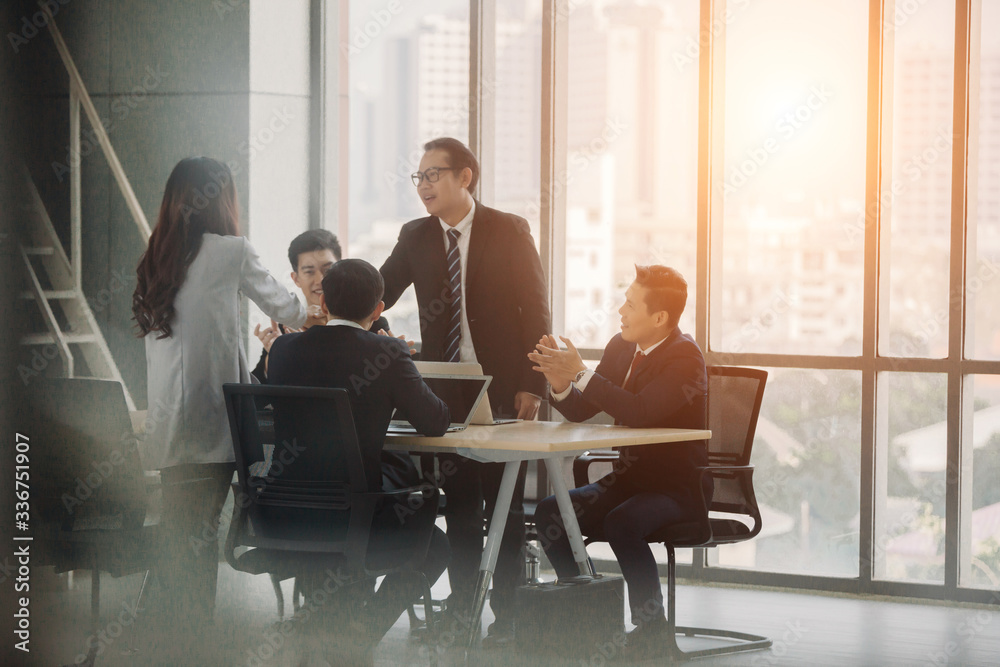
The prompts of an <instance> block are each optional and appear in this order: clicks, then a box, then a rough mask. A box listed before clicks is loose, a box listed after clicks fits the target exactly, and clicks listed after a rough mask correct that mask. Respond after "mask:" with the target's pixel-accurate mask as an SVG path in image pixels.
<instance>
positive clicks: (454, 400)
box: [392, 374, 492, 426]
mask: <svg viewBox="0 0 1000 667" xmlns="http://www.w3.org/2000/svg"><path fill="white" fill-rule="evenodd" d="M423 377H424V382H426V383H427V386H428V387H430V389H431V391H433V392H434V394H435V395H437V397H438V398H440V399H441V400H442V401H444V402H445V405H447V406H448V411H449V412H450V413H451V424H452V426H468V424H469V421H470V420H471V419H472V414H473V412H475V409H476V406H478V405H479V402H480V401H481V400H482V397H483V395H484V394H485V393H486V387H487V386H489V383H490V380H491V379H492V377H490V376H484V375H432V374H428V375H424V376H423ZM405 421H406V415H403V414H400V412H399V410H397V411H396V412H394V413H393V415H392V423H393V424H399V423H402V422H405Z"/></svg>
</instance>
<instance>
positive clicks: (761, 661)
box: [750, 620, 809, 667]
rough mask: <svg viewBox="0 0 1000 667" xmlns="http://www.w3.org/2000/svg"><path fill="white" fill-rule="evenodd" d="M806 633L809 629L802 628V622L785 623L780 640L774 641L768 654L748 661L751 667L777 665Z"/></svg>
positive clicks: (759, 655) (756, 656)
mask: <svg viewBox="0 0 1000 667" xmlns="http://www.w3.org/2000/svg"><path fill="white" fill-rule="evenodd" d="M807 632H809V628H807V627H804V626H803V625H802V621H799V620H796V621H794V622H792V621H785V632H784V633H783V634H782V635H781V639H776V640H774V642H773V644H772V645H771V651H770V653H769V654H758V655H755V656H754V658H753V660H751V661H750V665H751V667H770V665H775V664H777V663H778V660H780V659H781V658H784V657H785V656H786V655H787V654H788V650H789V649H790V648H792V647H793V646H795V645H796V644H798V643H799V642H800V641H802V637H804V636H805V634H806V633H807Z"/></svg>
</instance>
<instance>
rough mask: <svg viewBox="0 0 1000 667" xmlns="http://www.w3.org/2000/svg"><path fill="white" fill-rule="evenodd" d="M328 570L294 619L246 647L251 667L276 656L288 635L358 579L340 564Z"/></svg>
mask: <svg viewBox="0 0 1000 667" xmlns="http://www.w3.org/2000/svg"><path fill="white" fill-rule="evenodd" d="M325 574H326V578H325V579H324V580H323V583H322V584H320V585H318V586H316V587H315V588H314V589H313V590H312V592H311V593H310V594H309V595H307V596H306V599H305V602H304V603H303V605H302V606H301V607H299V610H298V611H297V612H296V613H295V615H294V616H292V618H291V619H289V620H287V621H281V623H279V624H278V627H277V629H276V630H269V631H268V632H266V633H265V634H264V637H263V639H264V641H263V642H261V643H260V644H258V645H257V646H256V647H255V648H248V649H247V650H246V652H245V655H246V661H245V662H244V663H243V664H245V665H246V666H247V667H262V666H263V665H264V664H265V663H266V662H268V661H270V660H272V659H273V658H274V657H275V656H277V655H278V654H279V653H280V652H281V650H282V649H283V648H284V647H285V644H286V641H287V639H288V638H289V637H293V636H294V635H296V634H297V633H298V631H299V629H300V628H302V627H303V626H304V625H305V624H306V623H307V622H308V621H309V619H310V618H312V617H313V616H316V615H318V614H319V613H320V612H321V611H322V610H323V608H324V607H326V606H327V605H328V604H329V603H330V601H331V599H332V597H333V595H335V594H336V593H338V592H339V591H341V590H342V589H344V588H345V587H347V586H348V585H349V584H352V583H356V582H355V579H354V578H352V577H350V576H349V575H346V574H344V572H343V570H342V569H341V568H340V567H338V568H337V570H336V571H333V570H331V569H329V568H327V570H326V572H325Z"/></svg>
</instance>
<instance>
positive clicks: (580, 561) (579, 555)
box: [544, 457, 594, 575]
mask: <svg viewBox="0 0 1000 667" xmlns="http://www.w3.org/2000/svg"><path fill="white" fill-rule="evenodd" d="M563 460H564V458H563V457H557V458H549V459H544V461H545V468H546V470H548V472H549V481H551V482H552V488H553V489H554V490H555V492H556V502H557V503H559V513H560V514H561V515H562V520H563V526H564V527H565V528H566V537H567V538H568V539H569V545H570V547H571V548H572V549H573V560H575V561H576V564H577V566H578V567H579V568H580V574H589V575H593V574H594V568H593V566H592V564H591V562H590V558H589V557H588V556H587V547H586V545H584V543H583V534H582V533H581V532H580V524H579V522H578V521H577V520H576V512H574V511H573V503H572V501H571V500H570V498H569V490H568V489H567V488H566V479H565V478H564V477H563V471H562V462H563Z"/></svg>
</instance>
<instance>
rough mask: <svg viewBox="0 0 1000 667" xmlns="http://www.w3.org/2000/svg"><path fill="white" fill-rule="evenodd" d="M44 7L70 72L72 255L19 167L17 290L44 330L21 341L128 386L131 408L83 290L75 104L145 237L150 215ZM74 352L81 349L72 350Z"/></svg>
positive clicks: (66, 364) (74, 371) (76, 369)
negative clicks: (21, 287)
mask: <svg viewBox="0 0 1000 667" xmlns="http://www.w3.org/2000/svg"><path fill="white" fill-rule="evenodd" d="M43 11H45V12H46V13H47V14H48V19H49V20H48V28H49V32H50V33H51V35H52V40H53V41H54V42H55V46H56V49H57V50H58V51H59V56H60V57H61V59H62V61H63V65H65V67H66V72H67V74H68V75H69V102H70V107H69V112H70V114H69V126H70V127H69V141H70V143H69V146H70V155H71V157H72V159H71V160H70V161H69V162H70V164H69V165H68V166H69V180H70V233H71V242H70V246H71V247H70V255H69V256H67V255H66V251H65V250H64V249H63V245H62V243H61V242H60V240H59V236H58V235H57V234H56V231H55V228H54V227H53V226H52V220H51V219H50V218H49V215H48V211H47V210H46V208H45V204H44V203H43V202H42V198H41V196H40V195H39V193H38V189H37V188H36V187H35V183H34V181H33V180H32V178H31V174H30V173H29V171H28V169H27V167H25V168H24V172H23V176H24V181H25V195H26V197H27V201H26V202H25V208H26V213H27V214H28V216H29V217H30V218H31V224H30V225H29V227H28V229H27V230H26V231H25V234H24V237H23V238H22V239H21V242H20V243H19V248H18V250H19V255H20V261H21V262H22V263H23V265H24V269H25V270H26V271H27V275H28V286H29V289H28V290H27V291H26V292H23V293H22V294H21V295H20V296H21V298H23V299H29V300H34V301H35V302H36V303H37V304H38V308H39V310H40V311H41V315H42V319H43V320H44V322H45V327H46V329H47V331H44V332H38V333H32V334H28V335H26V336H24V337H23V338H22V339H21V344H22V345H27V346H44V347H42V358H43V359H46V360H47V359H55V357H56V355H57V354H58V356H59V357H60V358H61V359H62V363H63V371H64V373H65V374H66V376H67V377H80V370H81V369H80V364H79V363H78V362H79V361H81V360H82V361H83V362H84V365H86V371H87V377H96V378H102V379H109V380H115V381H117V382H120V383H121V385H122V388H123V389H124V391H125V401H126V402H127V403H128V407H129V410H135V403H134V402H133V401H132V394H131V393H130V392H129V390H128V387H127V386H126V385H125V382H124V381H123V380H122V376H121V373H120V372H119V370H118V366H117V364H115V360H114V357H113V356H112V355H111V350H110V349H109V348H108V344H107V341H105V340H104V336H103V335H102V334H101V329H100V327H99V326H98V324H97V320H96V318H95V317H94V313H93V311H92V310H91V308H90V304H88V303H87V298H86V296H85V295H84V293H83V280H82V276H83V271H82V258H83V250H82V242H81V238H82V232H81V226H82V220H81V217H82V215H81V192H80V110H81V108H82V109H83V111H84V113H85V115H86V116H87V119H88V121H89V122H90V126H91V128H92V130H93V132H94V134H95V135H96V136H97V139H98V144H99V145H100V147H101V150H102V152H103V153H104V156H105V159H106V160H107V162H108V166H109V167H110V168H111V173H112V174H113V175H114V177H115V181H116V182H117V183H118V188H119V190H120V191H121V193H122V196H123V197H124V199H125V203H126V206H127V207H128V209H129V212H130V213H131V214H132V218H133V220H134V221H135V224H136V227H137V228H138V231H139V234H140V236H141V237H142V240H143V242H148V241H149V235H150V230H149V223H148V222H147V221H146V215H145V213H144V212H143V210H142V207H141V206H139V201H138V199H137V198H136V196H135V193H134V192H133V191H132V186H131V184H130V183H129V181H128V178H127V177H126V176H125V171H124V169H122V165H121V162H120V161H119V160H118V156H117V154H116V153H115V150H114V148H113V147H112V146H111V140H110V139H109V138H108V134H107V132H106V131H105V129H104V126H103V125H102V124H101V118H100V116H99V115H98V113H97V109H96V108H95V107H94V104H93V102H92V101H91V99H90V95H89V94H88V93H87V89H86V87H85V86H84V85H83V79H82V78H81V77H80V73H79V71H78V70H77V69H76V65H75V64H74V62H73V59H72V57H70V54H69V49H68V48H67V47H66V42H65V41H64V40H63V38H62V35H61V34H60V33H59V30H58V29H57V28H56V24H55V18H54V17H53V15H52V13H51V10H49V9H48V8H47V7H43ZM74 352H78V353H79V354H78V355H76V354H74Z"/></svg>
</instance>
